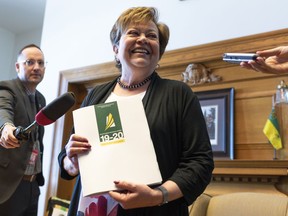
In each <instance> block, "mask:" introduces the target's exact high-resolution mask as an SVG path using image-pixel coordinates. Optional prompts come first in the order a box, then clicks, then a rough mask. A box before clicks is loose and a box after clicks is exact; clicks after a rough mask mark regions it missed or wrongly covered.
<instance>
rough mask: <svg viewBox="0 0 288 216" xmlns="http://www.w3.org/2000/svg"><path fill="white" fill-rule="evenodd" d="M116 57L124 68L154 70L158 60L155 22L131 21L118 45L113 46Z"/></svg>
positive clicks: (157, 39) (157, 37) (157, 35)
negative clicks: (134, 22) (136, 22)
mask: <svg viewBox="0 0 288 216" xmlns="http://www.w3.org/2000/svg"><path fill="white" fill-rule="evenodd" d="M114 52H115V53H116V57H117V58H118V59H119V60H120V62H121V64H122V72H123V71H125V69H126V68H132V69H133V68H135V67H136V68H146V69H150V70H154V69H155V68H156V66H157V64H158V61H159V54H160V52H159V33H158V29H157V26H156V24H155V23H153V22H152V21H150V22H148V23H140V24H133V23H131V24H130V25H129V26H128V28H127V29H126V31H124V32H123V34H122V36H121V38H120V41H119V45H118V46H115V47H114Z"/></svg>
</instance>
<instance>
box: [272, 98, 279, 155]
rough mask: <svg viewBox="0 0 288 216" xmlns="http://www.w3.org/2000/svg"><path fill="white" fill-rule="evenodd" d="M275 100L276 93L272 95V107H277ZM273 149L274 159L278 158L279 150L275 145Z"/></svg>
mask: <svg viewBox="0 0 288 216" xmlns="http://www.w3.org/2000/svg"><path fill="white" fill-rule="evenodd" d="M275 100H276V98H275V94H274V95H272V109H275ZM273 149H274V157H273V160H277V159H278V158H277V150H276V149H275V148H274V147H273Z"/></svg>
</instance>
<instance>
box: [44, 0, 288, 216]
mask: <svg viewBox="0 0 288 216" xmlns="http://www.w3.org/2000/svg"><path fill="white" fill-rule="evenodd" d="M131 6H155V7H157V8H158V9H159V11H160V20H161V21H163V22H165V23H166V24H168V26H169V27H170V30H171V39H170V42H169V44H168V47H167V50H173V49H178V48H183V47H187V46H193V45H199V44H204V43H209V42H215V41H220V40H226V39H230V38H235V37H241V36H246V35H251V34H256V33H262V32H267V31H272V30H277V29H282V28H287V20H288V13H287V8H288V1H287V0H278V1H277V4H276V3H271V1H270V0H253V1H251V0H241V1H231V0H217V1H215V0H187V1H179V0H142V1H141V0H134V1H131V0H122V1H118V0H110V1H106V2H105V1H104V2H101V3H98V2H97V1H94V0H85V1H78V0H62V1H59V0H47V5H46V12H45V19H44V27H43V34H42V42H41V47H42V48H43V51H44V53H45V56H46V59H47V61H48V62H49V64H48V67H47V69H46V75H45V78H44V81H43V82H42V83H41V84H40V86H39V90H40V91H41V92H42V93H43V94H44V95H45V96H46V99H47V102H50V101H51V100H53V99H54V98H55V97H56V96H57V91H58V82H59V81H58V80H59V71H62V70H66V69H70V68H75V67H82V66H87V65H92V64H97V63H103V62H108V61H113V59H114V55H113V52H112V47H111V44H110V40H109V33H110V29H111V27H112V25H113V23H114V22H115V20H116V18H117V17H118V16H119V15H120V13H121V12H122V11H123V10H124V9H127V8H129V7H131ZM227 51H229V47H227ZM52 86H53V87H52ZM47 87H48V88H47ZM52 136H53V126H48V127H46V132H45V140H44V141H45V153H44V157H45V159H44V166H45V167H44V169H45V170H44V171H45V176H46V179H48V176H49V166H50V162H51V161H53V160H57V158H51V148H52V147H53V145H54V143H52ZM46 185H47V184H46ZM45 193H46V187H43V188H42V195H41V200H40V212H39V215H42V214H41V210H42V211H43V209H44V208H45V207H46V203H44V201H45Z"/></svg>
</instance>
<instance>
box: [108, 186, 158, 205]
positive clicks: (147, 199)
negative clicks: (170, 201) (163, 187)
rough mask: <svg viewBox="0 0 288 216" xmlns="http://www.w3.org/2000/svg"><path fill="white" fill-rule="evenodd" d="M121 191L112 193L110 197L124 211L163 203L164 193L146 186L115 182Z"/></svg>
mask: <svg viewBox="0 0 288 216" xmlns="http://www.w3.org/2000/svg"><path fill="white" fill-rule="evenodd" d="M114 183H115V185H116V187H117V188H118V189H119V191H110V192H109V195H110V196H111V197H112V198H113V199H114V200H116V201H117V202H119V203H120V205H121V206H122V207H123V208H124V209H133V208H141V207H148V206H157V205H159V204H161V203H162V200H163V197H162V192H161V191H159V190H157V189H152V188H150V187H149V186H147V185H144V184H133V183H130V182H125V181H115V182H114Z"/></svg>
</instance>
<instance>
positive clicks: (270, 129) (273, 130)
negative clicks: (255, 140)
mask: <svg viewBox="0 0 288 216" xmlns="http://www.w3.org/2000/svg"><path fill="white" fill-rule="evenodd" d="M263 132H264V134H265V135H266V137H267V138H268V140H269V142H270V143H271V144H272V146H273V147H274V148H275V149H281V148H282V141H281V136H280V132H279V124H278V120H277V118H276V115H275V110H274V108H273V109H272V112H271V113H270V115H269V118H268V119H267V121H266V124H265V126H264V129H263Z"/></svg>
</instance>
